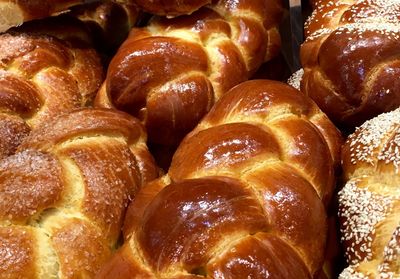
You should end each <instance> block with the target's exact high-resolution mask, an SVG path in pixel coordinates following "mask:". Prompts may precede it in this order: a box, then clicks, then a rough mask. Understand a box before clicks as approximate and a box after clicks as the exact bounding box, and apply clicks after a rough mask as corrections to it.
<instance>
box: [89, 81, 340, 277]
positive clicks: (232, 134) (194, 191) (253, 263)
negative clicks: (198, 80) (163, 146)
mask: <svg viewBox="0 0 400 279" xmlns="http://www.w3.org/2000/svg"><path fill="white" fill-rule="evenodd" d="M340 142H341V138H340V134H339V132H338V130H337V129H336V128H335V127H334V126H333V125H332V123H331V122H330V121H329V120H328V118H327V117H326V116H325V115H324V114H323V113H321V111H320V110H319V109H318V108H317V106H316V105H315V104H314V103H313V102H311V101H310V100H309V99H308V98H307V97H306V96H304V95H302V94H301V93H300V92H298V91H297V90H295V89H293V88H292V87H289V86H288V85H285V84H283V83H279V82H274V81H267V80H252V81H247V82H244V83H242V84H240V85H238V86H236V87H234V88H233V89H231V90H230V91H229V92H228V93H227V94H225V95H224V96H222V97H221V99H220V100H219V101H218V102H217V103H216V104H215V106H214V107H213V108H212V109H211V111H210V112H209V113H208V114H207V115H206V116H205V118H204V119H203V120H202V121H201V122H200V124H199V125H198V126H197V127H196V128H195V129H194V130H193V131H192V132H191V133H190V134H188V135H187V136H186V137H185V139H184V140H183V141H182V143H181V144H180V146H179V148H178V150H177V151H176V153H175V155H174V157H173V160H172V164H171V167H170V169H169V172H168V173H167V174H166V175H165V176H164V177H162V178H160V179H158V180H155V181H153V182H151V183H149V184H148V185H146V186H145V187H143V188H142V189H141V191H140V192H139V193H138V195H137V196H136V197H135V199H134V200H133V201H132V203H131V204H130V206H129V209H128V212H127V216H126V219H125V224H124V238H125V244H124V245H123V246H122V248H121V249H120V250H118V251H117V253H116V254H115V255H114V257H113V258H112V259H111V260H110V261H109V262H108V263H107V264H106V265H105V266H104V267H103V268H102V269H101V271H100V273H99V274H98V276H97V278H110V277H111V276H112V275H114V276H115V275H116V274H118V278H120V279H122V278H199V277H201V276H203V277H206V278H270V276H273V278H315V277H314V276H316V275H318V272H319V271H320V269H321V266H322V262H323V257H324V251H325V241H326V233H327V223H326V212H325V208H324V203H325V204H327V203H328V202H329V200H330V196H331V193H332V191H333V187H334V167H335V165H336V164H337V163H338V161H339V147H340Z"/></svg>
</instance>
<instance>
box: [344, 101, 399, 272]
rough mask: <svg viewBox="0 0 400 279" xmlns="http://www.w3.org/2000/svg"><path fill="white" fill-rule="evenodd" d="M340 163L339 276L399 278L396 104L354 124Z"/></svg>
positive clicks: (397, 115) (397, 110) (397, 127)
mask: <svg viewBox="0 0 400 279" xmlns="http://www.w3.org/2000/svg"><path fill="white" fill-rule="evenodd" d="M342 161H343V168H344V174H345V177H346V179H347V184H346V185H345V186H344V188H343V189H342V190H341V191H340V192H339V217H340V221H341V232H342V242H343V244H344V248H345V256H346V259H347V262H348V263H349V267H348V268H346V269H345V270H344V271H343V273H342V274H341V276H340V278H342V279H345V278H346V279H347V278H368V279H369V278H371V279H372V278H400V277H399V276H400V187H399V186H400V108H398V109H396V110H394V111H392V112H389V113H384V114H381V115H379V116H378V117H376V118H374V119H372V120H369V121H367V122H365V123H364V124H363V125H362V126H361V127H359V128H357V129H356V132H355V133H354V134H352V135H351V136H350V137H349V138H348V140H347V142H346V144H345V145H344V147H343V153H342Z"/></svg>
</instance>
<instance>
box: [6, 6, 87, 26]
mask: <svg viewBox="0 0 400 279" xmlns="http://www.w3.org/2000/svg"><path fill="white" fill-rule="evenodd" d="M92 1H94V0H92ZM92 1H90V0H44V1H43V0H41V1H38V0H0V32H4V31H6V30H8V29H9V28H11V27H13V26H18V25H21V24H22V23H24V22H25V21H28V20H32V19H38V18H44V17H48V16H51V15H54V14H57V13H60V12H63V11H65V10H67V9H68V8H69V7H72V6H74V5H77V4H82V3H85V2H92Z"/></svg>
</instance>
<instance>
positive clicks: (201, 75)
mask: <svg viewBox="0 0 400 279" xmlns="http://www.w3.org/2000/svg"><path fill="white" fill-rule="evenodd" d="M281 11H282V9H281V6H280V0H268V1H264V0H251V1H250V0H240V1H236V0H235V1H234V0H220V1H216V3H215V4H213V5H209V6H207V7H206V8H203V9H201V10H199V11H197V12H196V13H193V14H191V15H190V16H182V17H178V18H174V19H169V20H168V19H165V18H154V19H153V20H152V21H151V22H150V24H149V25H148V26H147V27H145V28H141V29H140V28H136V29H133V30H132V31H131V34H130V36H129V37H128V39H127V40H126V41H125V42H124V43H123V44H122V46H121V47H120V49H119V51H118V53H117V54H116V56H115V57H114V58H113V59H112V61H111V63H110V67H109V69H108V73H107V78H106V81H105V83H104V85H103V87H102V89H101V90H100V92H99V94H98V95H97V97H96V105H97V106H101V107H115V108H118V109H121V110H123V111H126V112H129V113H131V114H133V115H135V116H137V117H139V118H140V119H142V120H143V122H144V124H145V126H146V128H147V131H148V134H149V140H150V141H151V142H153V143H156V144H161V145H174V144H177V143H179V142H180V140H181V139H182V138H183V136H184V135H186V133H187V132H189V131H190V130H191V129H193V128H194V127H195V125H196V124H197V123H198V121H199V120H200V119H201V118H202V117H203V116H204V115H205V113H206V112H207V111H208V110H209V109H210V108H211V106H212V104H213V103H214V101H215V100H217V99H219V98H220V97H221V96H222V95H223V94H224V93H225V92H226V91H228V90H229V89H230V88H231V87H233V86H234V85H236V84H238V83H240V82H241V81H244V80H246V79H248V78H249V77H250V75H251V73H253V72H254V71H255V70H256V69H257V68H258V67H259V66H260V65H261V63H262V62H263V61H265V60H268V59H270V58H271V57H273V56H274V55H275V54H277V52H278V50H279V45H280V39H279V33H278V28H277V25H278V23H279V18H280V14H281Z"/></svg>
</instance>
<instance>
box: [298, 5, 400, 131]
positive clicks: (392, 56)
mask: <svg viewBox="0 0 400 279" xmlns="http://www.w3.org/2000/svg"><path fill="white" fill-rule="evenodd" d="M399 15H400V3H399V2H398V1H381V0H340V1H335V2H333V1H319V2H318V4H317V7H316V9H315V10H314V12H313V14H312V15H311V17H310V18H309V20H308V21H307V23H306V27H305V33H306V36H307V39H306V41H305V43H304V44H303V45H302V48H301V60H302V64H303V67H304V76H303V79H302V83H301V89H302V91H303V92H305V93H306V94H307V95H309V96H310V97H311V98H312V99H314V101H315V102H316V103H317V104H318V105H319V106H320V107H321V109H322V110H323V111H324V112H325V113H326V114H327V115H328V116H329V117H330V118H331V119H332V120H333V121H334V122H335V123H336V124H338V125H339V126H341V127H343V128H347V129H350V130H352V129H354V127H356V126H359V125H361V124H362V123H363V122H364V121H365V120H368V119H371V118H372V117H374V116H376V115H378V114H380V113H382V112H387V111H391V110H393V109H395V108H397V107H398V106H400V91H399V86H398V84H397V78H396V77H397V75H398V73H399V71H400V70H399V65H400V63H399V61H398V56H399V53H398V47H397V46H398V44H399V40H400V30H399V28H398V24H399V22H400V16H399Z"/></svg>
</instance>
